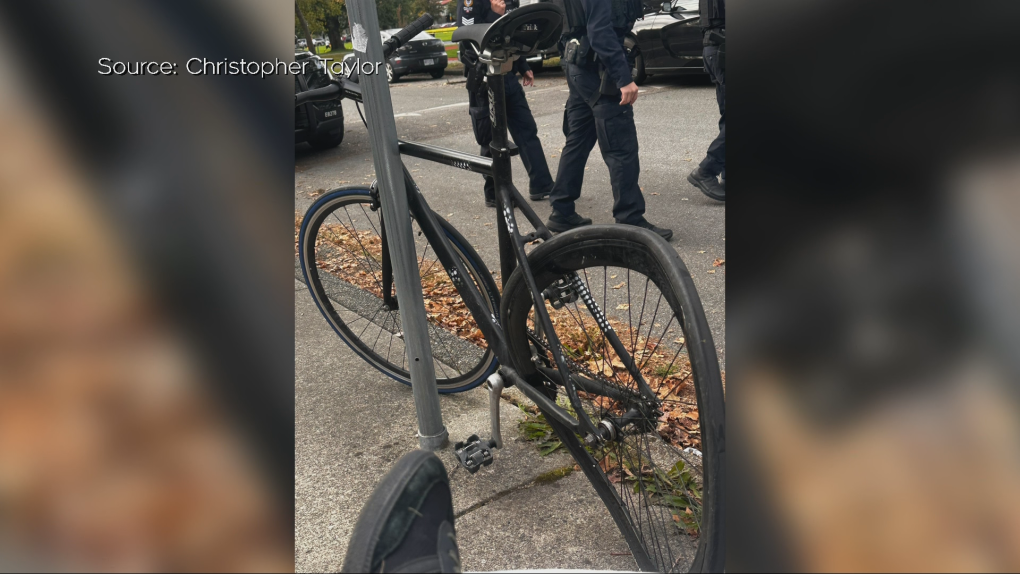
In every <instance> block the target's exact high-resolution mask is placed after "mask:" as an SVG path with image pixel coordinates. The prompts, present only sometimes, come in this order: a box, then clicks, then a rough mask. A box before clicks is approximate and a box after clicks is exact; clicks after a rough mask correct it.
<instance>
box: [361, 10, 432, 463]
mask: <svg viewBox="0 0 1020 574" xmlns="http://www.w3.org/2000/svg"><path fill="white" fill-rule="evenodd" d="M347 9H348V11H349V12H348V13H349V15H350V21H351V32H352V43H353V44H354V48H355V52H356V53H357V56H358V57H360V58H363V59H364V61H368V62H384V61H385V58H384V57H383V55H384V52H383V45H382V40H381V39H380V35H379V17H378V14H377V13H376V3H375V2H372V1H371V0H350V1H348V2H347ZM360 84H361V88H362V97H363V103H364V105H365V116H366V121H367V123H368V137H369V142H370V143H371V146H372V161H373V164H374V165H375V173H376V177H377V179H378V182H379V192H380V193H379V195H380V199H381V202H382V210H383V217H384V218H385V220H386V233H387V244H388V247H389V250H390V254H391V257H392V261H393V268H394V271H395V273H394V275H395V279H396V285H397V299H398V300H399V301H400V306H399V312H400V322H401V326H402V328H403V332H404V345H405V348H406V352H407V365H408V371H409V372H410V378H411V389H412V392H413V394H414V406H415V410H416V412H417V415H418V443H419V445H420V446H421V448H422V449H423V450H437V449H439V448H442V447H443V446H445V445H446V443H447V438H448V434H447V431H446V427H445V426H444V425H443V415H442V412H441V411H440V408H439V391H438V387H437V384H436V373H435V366H434V365H433V362H432V348H431V346H430V344H429V335H428V330H427V318H426V315H425V302H424V298H423V295H422V290H421V276H420V275H419V273H418V258H417V256H416V255H415V244H414V236H413V232H412V230H411V220H410V218H409V217H407V214H408V211H409V207H408V200H407V189H406V186H405V183H404V171H403V163H402V162H401V161H400V152H399V151H398V147H397V146H398V144H397V126H396V121H395V119H394V117H393V103H392V101H391V100H390V90H389V84H388V83H387V81H386V77H385V76H382V75H379V74H363V75H362V76H361V81H360Z"/></svg>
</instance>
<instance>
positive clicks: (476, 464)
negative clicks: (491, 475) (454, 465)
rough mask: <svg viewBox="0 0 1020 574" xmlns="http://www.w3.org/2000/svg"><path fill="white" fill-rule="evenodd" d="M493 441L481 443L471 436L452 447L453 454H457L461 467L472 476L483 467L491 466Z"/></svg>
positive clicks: (476, 436)
mask: <svg viewBox="0 0 1020 574" xmlns="http://www.w3.org/2000/svg"><path fill="white" fill-rule="evenodd" d="M492 442H493V441H485V442H482V439H480V438H478V435H476V434H473V435H471V436H469V437H468V439H467V440H466V441H464V442H458V443H457V444H455V445H453V452H455V453H457V458H458V459H459V460H460V464H461V466H463V467H464V468H466V469H467V471H468V472H470V473H471V474H474V473H476V472H478V469H480V468H482V467H483V466H489V465H490V464H492V450H490V449H491V448H492V447H493V446H494V445H493V444H492Z"/></svg>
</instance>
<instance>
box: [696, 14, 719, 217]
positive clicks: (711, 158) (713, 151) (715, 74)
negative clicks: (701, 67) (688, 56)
mask: <svg viewBox="0 0 1020 574" xmlns="http://www.w3.org/2000/svg"><path fill="white" fill-rule="evenodd" d="M700 10H701V28H702V30H703V31H704V47H703V48H702V55H703V56H704V58H705V69H706V70H707V71H708V75H709V77H711V78H712V82H714V83H715V99H716V100H718V101H719V135H718V136H716V138H715V141H713V142H712V143H711V144H710V145H709V146H708V153H707V154H706V155H705V159H704V160H702V161H701V165H699V166H698V168H697V169H695V170H694V171H692V172H691V174H690V175H688V176H687V181H689V182H691V183H693V184H694V185H695V186H697V187H698V189H700V190H701V191H702V192H703V193H704V194H705V195H707V196H709V197H711V198H712V199H718V200H719V201H726V69H725V68H726V66H725V59H726V58H725V55H726V0H701V3H700ZM717 178H719V179H717ZM720 180H721V181H720Z"/></svg>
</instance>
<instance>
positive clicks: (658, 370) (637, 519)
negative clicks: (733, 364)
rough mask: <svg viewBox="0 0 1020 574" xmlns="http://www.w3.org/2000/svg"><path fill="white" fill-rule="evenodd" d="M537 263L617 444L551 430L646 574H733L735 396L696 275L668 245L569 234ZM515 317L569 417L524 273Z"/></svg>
mask: <svg viewBox="0 0 1020 574" xmlns="http://www.w3.org/2000/svg"><path fill="white" fill-rule="evenodd" d="M528 259H529V264H530V266H531V270H532V272H533V274H534V276H535V280H536V282H537V284H538V287H539V289H541V290H543V291H544V293H545V295H546V301H545V305H546V309H547V310H548V312H549V313H550V315H551V317H552V322H553V328H554V330H555V331H556V335H557V336H558V339H559V341H560V343H561V345H562V349H563V352H564V358H565V359H566V360H567V364H568V366H569V369H570V371H571V373H572V376H571V378H572V380H574V381H575V388H576V389H577V390H578V395H579V396H580V398H581V404H582V407H583V409H584V410H585V412H586V413H587V414H588V416H589V417H590V418H591V420H592V421H593V422H594V423H595V424H597V425H598V424H600V423H601V422H602V421H606V422H607V423H608V424H610V425H611V427H612V433H611V434H612V438H611V440H608V441H605V442H599V443H597V444H588V445H585V444H584V443H583V441H582V439H580V437H578V436H577V435H575V434H573V433H571V432H569V431H568V430H567V429H566V428H565V427H562V426H561V425H558V424H556V423H555V421H553V420H552V419H551V418H550V419H549V421H550V426H552V427H553V430H555V431H556V432H557V434H558V435H559V438H560V440H561V441H562V442H563V443H564V444H565V446H566V447H567V448H568V450H570V451H571V454H572V455H573V456H574V458H575V459H576V460H577V462H578V465H579V466H580V468H581V469H582V470H583V471H584V472H585V474H586V475H587V476H588V478H589V480H590V481H591V482H592V485H593V486H594V487H595V490H596V492H597V493H598V494H599V496H600V497H601V498H602V500H603V501H604V502H605V503H606V506H607V507H608V509H609V511H610V514H611V515H612V516H613V518H614V520H615V521H616V523H617V526H618V527H619V528H620V530H621V533H622V534H623V535H624V538H625V539H626V540H627V543H628V544H629V546H630V548H631V551H632V554H633V556H634V559H635V561H636V563H637V567H638V568H639V569H641V570H655V571H662V572H675V571H713V570H720V571H721V570H722V568H723V560H724V558H723V538H722V537H723V534H722V484H723V483H722V480H723V458H724V453H725V441H724V436H723V428H724V419H725V412H724V409H725V406H724V401H723V388H722V380H721V374H720V371H719V364H718V360H717V358H716V352H715V347H714V344H713V343H712V338H711V335H710V333H709V329H708V323H707V321H706V319H705V315H704V311H703V309H702V307H701V303H700V300H699V299H698V296H697V293H696V291H695V289H694V284H693V282H692V281H691V277H690V274H689V273H688V272H687V269H686V267H685V266H684V264H683V262H682V261H681V260H680V258H679V257H678V256H677V254H676V252H675V251H674V250H673V249H672V248H671V247H670V246H669V244H667V243H666V242H664V241H662V240H661V239H660V238H659V237H657V236H655V235H653V234H652V233H650V232H647V231H646V230H642V229H638V228H634V227H630V226H622V225H615V226H590V227H585V228H582V229H578V230H574V231H571V232H567V233H564V234H561V235H559V236H557V237H556V238H554V239H552V240H551V241H549V242H546V243H543V244H541V245H539V246H538V247H537V248H536V249H535V250H534V251H533V252H532V253H531V254H530V255H529V257H528ZM574 277H577V278H579V279H580V281H581V282H582V284H583V286H584V288H585V289H587V291H588V294H590V296H591V298H590V299H589V301H591V302H592V304H593V307H598V308H600V309H601V310H602V312H604V314H605V317H606V320H605V321H604V322H603V325H605V324H608V325H609V326H610V327H611V329H612V330H615V332H616V334H617V335H618V336H619V338H620V340H621V341H622V343H623V346H624V347H626V349H627V352H628V353H629V355H630V356H631V357H633V358H634V360H635V362H636V364H637V365H638V368H639V370H640V372H641V374H642V377H643V378H644V379H645V381H646V382H647V383H648V386H649V387H650V388H651V390H652V391H653V393H654V394H655V397H653V398H652V400H647V399H645V398H642V396H641V392H640V390H639V387H638V384H637V382H636V381H635V380H634V378H633V377H632V376H631V375H630V374H629V373H628V370H627V369H626V368H625V366H624V364H625V361H624V360H623V359H622V358H621V357H620V356H619V355H618V354H617V353H616V352H615V351H614V350H613V348H612V347H611V345H610V344H609V342H607V339H606V333H607V332H608V331H607V330H605V327H600V325H599V322H598V321H596V320H595V319H594V318H593V313H592V312H591V311H590V310H589V309H588V308H587V306H586V305H585V303H584V297H583V296H582V295H581V289H579V288H573V289H571V288H567V287H565V284H564V283H562V282H561V281H566V282H567V283H570V282H571V281H572V280H573V278H574ZM553 301H554V302H555V303H556V305H555V306H554V305H553ZM596 314H597V312H596ZM502 317H503V321H504V322H503V325H504V328H505V329H506V331H507V340H508V344H509V346H510V352H511V358H512V360H513V363H514V366H515V368H516V369H517V370H518V373H520V374H521V375H522V376H523V377H524V378H525V379H526V380H527V381H529V383H532V384H534V385H535V386H537V387H539V388H541V389H544V390H545V391H546V392H547V393H548V394H549V395H550V398H555V399H556V400H557V402H558V403H559V404H560V405H561V406H563V407H565V408H568V409H569V406H568V405H569V402H568V401H567V400H566V393H565V391H564V389H563V387H562V385H558V384H555V383H556V381H558V380H559V377H558V373H557V372H556V367H555V363H554V362H553V360H552V354H551V353H550V350H549V342H548V337H546V336H545V335H544V334H543V333H542V331H541V329H539V328H536V322H535V311H534V308H533V302H532V297H531V292H530V291H529V289H528V287H527V285H526V282H525V280H524V277H523V275H522V273H521V270H517V271H515V272H514V274H513V275H512V276H511V278H510V280H509V281H508V283H507V285H506V288H505V289H504V298H503V304H502Z"/></svg>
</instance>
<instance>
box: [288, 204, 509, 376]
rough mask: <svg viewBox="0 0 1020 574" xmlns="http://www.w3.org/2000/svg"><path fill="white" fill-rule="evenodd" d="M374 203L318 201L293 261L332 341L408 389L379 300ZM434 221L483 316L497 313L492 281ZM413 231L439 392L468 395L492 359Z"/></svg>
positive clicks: (394, 315) (388, 313)
mask: <svg viewBox="0 0 1020 574" xmlns="http://www.w3.org/2000/svg"><path fill="white" fill-rule="evenodd" d="M373 203H374V198H373V197H372V195H371V192H370V190H368V189H365V188H363V187H351V188H340V189H337V190H334V191H331V192H329V193H326V194H325V195H323V196H322V197H321V198H320V199H319V200H318V201H316V202H315V204H313V205H312V207H311V208H309V210H308V212H307V213H306V214H305V217H304V219H303V220H302V222H301V227H300V232H299V235H298V238H297V249H298V257H299V259H300V261H301V269H302V272H303V273H304V277H305V283H306V284H307V286H308V290H309V292H310V293H311V295H312V298H313V299H314V300H315V303H316V305H318V307H319V311H321V312H322V314H323V316H324V317H326V320H327V321H328V322H329V324H330V325H331V326H332V327H333V330H334V331H336V333H337V335H339V336H340V338H341V339H343V341H344V342H345V343H347V345H348V346H349V347H350V348H351V349H352V350H353V351H354V352H355V353H357V354H358V355H359V356H361V358H363V359H365V360H366V361H367V362H368V363H369V364H371V365H372V366H374V367H375V368H377V369H379V370H380V371H382V372H383V373H385V374H387V375H389V376H390V377H392V378H394V379H396V380H398V381H400V382H401V383H404V384H406V385H410V384H411V380H410V375H409V373H408V370H407V353H406V350H405V348H404V342H403V331H402V330H401V326H400V313H399V311H398V309H397V308H395V306H393V305H390V304H387V303H386V302H385V301H384V299H383V278H382V276H383V273H382V267H383V257H382V237H381V235H380V230H381V228H382V225H381V220H380V218H381V216H382V210H381V209H373ZM374 205H375V206H376V207H378V204H377V203H375V204H374ZM436 219H437V220H438V221H439V223H440V225H442V227H443V230H444V232H445V233H446V237H447V238H448V239H449V240H450V243H451V245H452V246H453V249H454V252H455V253H456V254H457V256H458V257H459V258H460V259H461V261H462V262H463V263H464V267H465V269H467V271H468V274H469V275H470V276H471V279H472V280H473V281H474V282H475V285H476V286H478V289H479V291H480V292H481V293H482V295H483V298H484V299H485V301H486V304H487V305H488V308H489V310H490V311H491V312H492V313H493V314H495V313H497V312H498V308H499V291H498V289H497V287H496V283H495V281H493V279H492V274H491V273H489V271H488V270H487V269H486V268H485V264H484V263H483V262H482V259H481V258H480V257H479V256H478V254H477V253H476V252H475V251H474V249H472V248H471V246H470V245H469V244H468V243H467V241H466V240H465V239H464V238H463V237H462V236H461V235H460V233H458V232H457V230H456V229H454V228H453V226H451V225H450V224H449V223H448V222H447V221H445V220H444V219H443V218H441V217H439V216H438V215H437V216H436ZM412 230H413V234H414V239H415V250H416V253H417V255H418V273H419V274H420V275H421V285H422V291H423V293H424V294H425V308H426V312H427V314H428V332H429V342H430V344H431V347H432V354H433V360H434V362H435V372H436V380H437V383H438V386H439V391H440V392H444V393H452V392H459V391H464V390H467V389H470V388H473V387H475V386H477V385H478V384H480V383H481V382H482V381H484V380H485V378H486V377H488V376H489V375H490V374H491V373H492V372H494V371H495V369H496V357H495V354H494V353H493V352H492V351H491V350H489V348H488V345H487V343H486V341H485V338H484V337H483V336H482V333H481V331H480V330H479V329H478V326H477V324H476V323H475V321H474V318H473V317H472V316H471V313H470V311H469V310H468V308H467V305H466V304H465V303H464V301H463V300H462V299H461V297H460V294H459V293H458V292H457V290H456V288H455V287H454V285H453V282H452V281H451V280H450V278H449V276H447V273H446V269H445V268H444V267H443V265H442V264H441V263H440V262H439V260H438V257H437V256H436V254H435V249H434V248H433V247H432V246H431V245H430V244H429V243H428V240H427V239H426V238H425V235H424V234H423V233H422V231H421V229H420V228H419V227H418V223H417V222H416V221H413V220H412Z"/></svg>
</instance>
